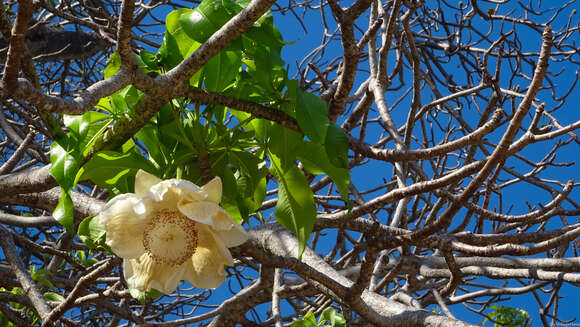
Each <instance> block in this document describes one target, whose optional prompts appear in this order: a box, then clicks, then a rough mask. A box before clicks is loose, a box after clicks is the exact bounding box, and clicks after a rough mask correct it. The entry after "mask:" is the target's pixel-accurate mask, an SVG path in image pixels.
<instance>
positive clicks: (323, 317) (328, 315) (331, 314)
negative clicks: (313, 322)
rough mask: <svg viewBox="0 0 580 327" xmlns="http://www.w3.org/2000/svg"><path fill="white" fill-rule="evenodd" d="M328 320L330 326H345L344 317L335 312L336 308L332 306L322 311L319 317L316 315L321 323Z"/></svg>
mask: <svg viewBox="0 0 580 327" xmlns="http://www.w3.org/2000/svg"><path fill="white" fill-rule="evenodd" d="M325 322H328V323H330V326H333V327H344V326H346V320H345V319H344V317H343V316H342V315H341V314H339V313H337V312H336V310H335V309H334V308H332V307H328V308H326V309H324V311H322V313H321V314H320V317H318V323H319V324H322V323H325Z"/></svg>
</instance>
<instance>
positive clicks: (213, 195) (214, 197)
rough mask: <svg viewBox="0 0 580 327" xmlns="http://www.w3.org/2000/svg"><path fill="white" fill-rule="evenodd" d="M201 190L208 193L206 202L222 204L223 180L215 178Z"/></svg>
mask: <svg viewBox="0 0 580 327" xmlns="http://www.w3.org/2000/svg"><path fill="white" fill-rule="evenodd" d="M201 188H202V189H204V190H205V191H206V192H207V199H206V201H211V202H214V203H216V204H219V203H220V201H221V200H222V180H221V179H220V178H219V177H215V178H214V179H212V180H211V181H209V182H208V183H207V184H205V185H204V186H202V187H201Z"/></svg>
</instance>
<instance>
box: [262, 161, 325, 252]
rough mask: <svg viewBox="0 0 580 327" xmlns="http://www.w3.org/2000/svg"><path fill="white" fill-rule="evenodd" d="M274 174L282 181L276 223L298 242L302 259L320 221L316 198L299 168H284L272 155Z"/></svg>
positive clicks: (279, 189)
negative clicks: (290, 233)
mask: <svg viewBox="0 0 580 327" xmlns="http://www.w3.org/2000/svg"><path fill="white" fill-rule="evenodd" d="M270 158H271V159H272V167H271V171H272V173H273V174H274V176H275V177H276V178H277V180H278V186H279V187H278V203H277V204H276V208H275V209H274V215H275V217H276V220H277V221H278V222H279V223H280V224H281V225H282V226H284V227H286V228H287V229H289V230H290V231H292V232H293V233H294V234H295V235H296V237H297V238H298V246H299V248H298V258H299V259H300V258H301V257H302V253H303V252H304V249H305V248H306V243H308V238H309V237H310V233H311V232H312V228H313V227H314V222H315V220H316V205H315V204H314V194H313V193H312V190H311V189H310V187H309V185H308V181H307V180H306V177H304V174H302V171H300V169H298V167H296V166H295V165H291V166H289V167H287V168H285V169H284V168H282V167H283V166H282V162H281V160H280V158H279V157H277V156H276V155H274V154H272V153H271V154H270Z"/></svg>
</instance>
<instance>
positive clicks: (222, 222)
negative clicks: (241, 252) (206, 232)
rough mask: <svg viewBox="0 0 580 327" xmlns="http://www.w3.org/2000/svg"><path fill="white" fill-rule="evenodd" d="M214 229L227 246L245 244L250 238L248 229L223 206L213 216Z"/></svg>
mask: <svg viewBox="0 0 580 327" xmlns="http://www.w3.org/2000/svg"><path fill="white" fill-rule="evenodd" d="M212 229H213V232H214V233H215V234H216V235H217V236H218V237H219V238H220V239H221V241H222V242H223V243H224V244H225V246H227V247H229V248H231V247H233V246H238V245H240V244H243V243H245V242H246V241H247V240H248V233H247V232H246V230H245V229H244V228H243V227H242V226H240V224H238V223H237V222H236V221H235V220H234V219H233V218H232V216H230V214H229V213H228V212H227V211H225V210H224V209H222V208H219V210H218V212H217V214H216V215H215V216H214V218H213V224H212Z"/></svg>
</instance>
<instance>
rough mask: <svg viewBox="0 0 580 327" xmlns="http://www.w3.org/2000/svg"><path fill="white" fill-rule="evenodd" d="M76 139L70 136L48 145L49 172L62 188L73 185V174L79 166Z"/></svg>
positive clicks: (74, 174)
mask: <svg viewBox="0 0 580 327" xmlns="http://www.w3.org/2000/svg"><path fill="white" fill-rule="evenodd" d="M77 146H78V144H77V141H76V140H75V139H73V138H71V137H70V136H66V137H65V138H64V139H62V140H58V141H55V142H54V143H52V145H51V147H50V162H51V166H50V168H49V172H50V174H51V175H52V176H53V177H54V179H55V180H56V181H57V182H58V184H59V185H60V186H61V187H62V188H64V189H69V188H71V187H73V186H74V180H75V176H76V174H77V171H78V169H79V166H80V152H79V151H78V148H77Z"/></svg>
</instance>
